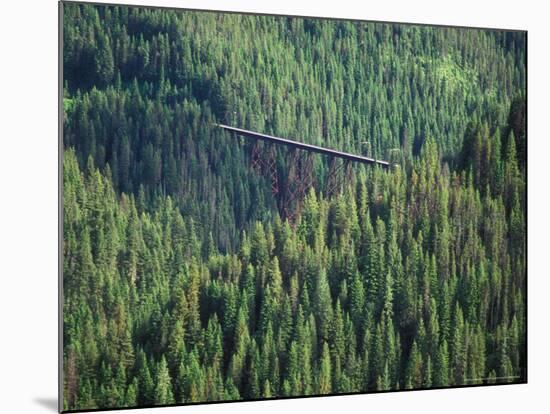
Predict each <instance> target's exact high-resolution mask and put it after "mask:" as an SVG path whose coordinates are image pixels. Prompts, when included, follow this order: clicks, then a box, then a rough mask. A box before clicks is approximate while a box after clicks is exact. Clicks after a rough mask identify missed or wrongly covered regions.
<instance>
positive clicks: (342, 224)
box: [63, 4, 527, 410]
mask: <svg viewBox="0 0 550 414" xmlns="http://www.w3.org/2000/svg"><path fill="white" fill-rule="evenodd" d="M525 46H526V45H525V34H524V33H520V32H504V31H482V30H471V29H455V28H433V27H419V26H407V25H388V24H377V23H364V22H363V23H361V22H344V21H329V20H315V19H300V18H286V17H267V16H242V15H237V14H218V13H208V12H188V11H174V10H152V9H140V8H133V7H111V6H109V7H104V6H89V5H74V4H65V5H64V79H65V83H64V109H65V120H64V148H65V154H64V171H63V191H64V216H63V227H64V229H63V233H64V249H63V250H64V252H63V253H64V263H63V281H64V332H63V339H64V361H63V362H64V374H65V375H64V385H63V386H64V408H65V409H66V410H72V409H89V408H107V407H123V406H136V405H140V406H142V405H163V404H171V403H188V402H200V401H212V400H235V399H251V398H263V397H279V396H299V395H314V394H333V393H343V392H368V391H376V390H390V389H392V390H397V389H407V388H408V389H411V388H429V387H442V386H452V385H472V384H480V383H502V382H521V381H524V380H525V369H524V367H525V362H526V344H525V329H526V320H525V293H526V290H525V283H526V279H525V278H526V217H525V215H526V208H525V203H526V192H525V190H526V180H525V169H526V140H527V137H526V130H525V119H526V108H525V82H526V80H525V76H526V67H525V53H526V50H525ZM216 122H222V123H227V124H230V125H233V126H237V127H242V128H248V129H252V130H255V131H259V132H265V133H272V134H274V135H278V136H283V137H292V138H294V139H297V140H299V141H303V142H308V143H314V144H317V145H322V146H325V147H330V148H334V149H339V150H344V151H348V152H352V153H357V154H367V155H369V156H375V157H378V158H387V159H390V157H391V158H392V160H393V161H397V162H398V164H399V165H398V166H394V167H392V168H390V169H388V170H381V169H379V168H378V167H376V168H375V167H372V168H370V167H365V166H361V167H356V168H355V170H354V179H353V180H352V181H351V182H349V183H348V185H347V186H346V187H345V188H344V190H343V191H342V193H341V194H339V195H336V196H333V197H330V198H329V197H327V196H326V194H325V192H324V187H323V185H322V184H323V180H324V178H323V177H325V176H326V172H327V169H328V163H327V160H326V159H325V158H323V157H322V156H316V157H315V164H314V171H315V174H316V176H317V177H318V178H317V185H316V186H315V188H314V189H312V190H311V191H310V192H309V194H308V195H307V197H306V200H305V202H304V205H303V208H302V211H301V214H300V215H299V216H298V217H297V219H296V222H295V223H288V221H283V220H282V218H281V215H280V213H279V211H278V209H277V199H276V196H274V195H273V194H272V193H271V188H270V185H269V182H268V181H267V180H266V179H265V178H263V177H261V176H259V175H258V174H255V173H254V171H253V169H252V168H251V166H250V153H251V144H250V143H249V142H244V141H243V142H241V141H240V140H238V139H235V138H234V137H231V136H229V135H227V134H226V133H224V132H223V131H221V130H220V129H219V128H216V127H215V126H214V125H213V124H214V123H216ZM287 163H288V157H285V150H284V149H279V150H278V152H277V169H278V171H279V173H280V174H281V175H282V176H284V174H285V172H286V171H287V170H288V165H287Z"/></svg>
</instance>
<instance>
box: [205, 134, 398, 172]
mask: <svg viewBox="0 0 550 414" xmlns="http://www.w3.org/2000/svg"><path fill="white" fill-rule="evenodd" d="M215 125H216V126H218V127H220V128H223V129H225V130H226V131H229V132H231V133H234V134H237V135H242V136H245V137H248V138H256V139H261V140H263V141H267V142H271V143H275V144H281V145H286V146H288V147H291V148H298V149H302V150H305V151H312V152H317V153H319V154H324V155H328V156H331V157H338V158H343V159H345V160H349V161H355V162H362V163H364V164H375V165H380V166H382V167H388V166H389V165H390V164H389V162H387V161H382V160H376V159H374V158H369V157H364V156H362V155H355V154H350V153H347V152H342V151H336V150H333V149H330V148H324V147H319V146H317V145H311V144H304V143H303V142H298V141H293V140H290V139H286V138H279V137H274V136H272V135H267V134H260V133H258V132H253V131H248V130H246V129H241V128H235V127H232V126H228V125H223V124H215Z"/></svg>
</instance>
